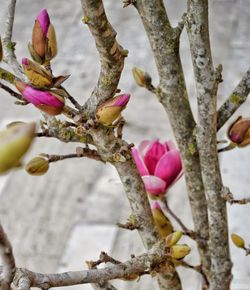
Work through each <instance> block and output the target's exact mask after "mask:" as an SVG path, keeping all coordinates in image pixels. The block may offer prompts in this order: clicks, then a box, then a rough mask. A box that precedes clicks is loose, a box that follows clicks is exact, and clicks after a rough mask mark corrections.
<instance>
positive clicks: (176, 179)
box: [166, 169, 184, 192]
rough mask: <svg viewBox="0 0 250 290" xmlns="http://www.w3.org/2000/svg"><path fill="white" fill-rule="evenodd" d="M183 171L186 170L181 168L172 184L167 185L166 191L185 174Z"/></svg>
mask: <svg viewBox="0 0 250 290" xmlns="http://www.w3.org/2000/svg"><path fill="white" fill-rule="evenodd" d="M183 173H184V170H183V169H182V170H181V172H180V173H179V175H178V176H177V177H176V178H175V180H173V182H172V183H171V184H169V185H167V187H166V192H167V191H168V190H169V189H170V188H171V187H172V186H174V185H175V183H176V182H177V181H178V180H179V179H180V178H181V177H182V175H183Z"/></svg>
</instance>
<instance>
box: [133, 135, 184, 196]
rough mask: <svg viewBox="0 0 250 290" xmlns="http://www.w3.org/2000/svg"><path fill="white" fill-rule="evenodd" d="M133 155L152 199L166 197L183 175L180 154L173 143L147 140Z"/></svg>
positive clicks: (134, 150)
mask: <svg viewBox="0 0 250 290" xmlns="http://www.w3.org/2000/svg"><path fill="white" fill-rule="evenodd" d="M132 154H133V157H134V160H135V163H136V165H137V168H138V170H139V173H140V175H141V176H142V179H143V182H144V184H145V187H146V190H147V192H148V193H149V194H150V195H151V197H157V196H161V195H164V194H165V193H166V192H167V191H168V189H169V188H170V187H171V186H172V185H173V184H174V183H175V182H176V181H177V180H178V179H179V178H180V177H181V176H182V174H183V170H182V162H181V157H180V152H179V151H178V150H177V149H176V148H175V146H174V144H173V142H172V141H167V142H165V143H163V144H162V143H160V142H159V140H154V141H148V140H145V141H142V142H141V143H140V145H139V147H138V149H136V148H133V149H132Z"/></svg>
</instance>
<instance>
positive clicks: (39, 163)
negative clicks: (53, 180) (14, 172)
mask: <svg viewBox="0 0 250 290" xmlns="http://www.w3.org/2000/svg"><path fill="white" fill-rule="evenodd" d="M48 169H49V161H48V159H47V158H44V157H42V156H37V157H35V158H33V159H31V160H30V161H29V162H28V163H27V164H26V166H25V170H26V171H27V172H28V173H29V174H30V175H35V176H39V175H43V174H45V173H46V172H47V171H48Z"/></svg>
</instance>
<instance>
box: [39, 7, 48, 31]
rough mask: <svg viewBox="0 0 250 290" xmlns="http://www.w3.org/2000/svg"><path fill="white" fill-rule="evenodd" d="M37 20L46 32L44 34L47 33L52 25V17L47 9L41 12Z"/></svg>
mask: <svg viewBox="0 0 250 290" xmlns="http://www.w3.org/2000/svg"><path fill="white" fill-rule="evenodd" d="M36 20H37V21H38V22H39V24H40V26H41V28H42V31H43V33H44V35H45V36H46V35H47V32H48V29H49V25H50V19H49V14H48V12H47V10H46V9H43V10H41V11H40V12H39V14H38V16H37V18H36Z"/></svg>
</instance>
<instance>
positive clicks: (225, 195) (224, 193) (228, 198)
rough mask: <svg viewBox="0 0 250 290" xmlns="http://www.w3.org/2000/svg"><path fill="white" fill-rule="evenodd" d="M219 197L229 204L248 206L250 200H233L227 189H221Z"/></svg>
mask: <svg viewBox="0 0 250 290" xmlns="http://www.w3.org/2000/svg"><path fill="white" fill-rule="evenodd" d="M221 196H222V197H223V198H224V199H225V200H226V201H227V202H229V203H230V204H248V203H250V198H242V199H234V196H233V194H232V192H231V191H230V189H229V188H228V187H223V189H222V191H221Z"/></svg>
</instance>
